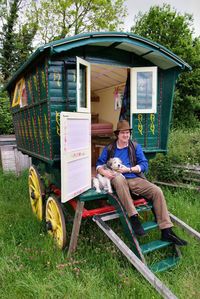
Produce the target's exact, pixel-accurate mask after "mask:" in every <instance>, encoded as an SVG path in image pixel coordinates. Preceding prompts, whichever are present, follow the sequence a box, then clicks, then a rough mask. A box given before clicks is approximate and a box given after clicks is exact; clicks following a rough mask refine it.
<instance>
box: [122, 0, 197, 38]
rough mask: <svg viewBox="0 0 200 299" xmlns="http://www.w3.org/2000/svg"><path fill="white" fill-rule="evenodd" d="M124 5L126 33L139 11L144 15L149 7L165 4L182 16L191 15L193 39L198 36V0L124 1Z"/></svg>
mask: <svg viewBox="0 0 200 299" xmlns="http://www.w3.org/2000/svg"><path fill="white" fill-rule="evenodd" d="M125 3H126V6H127V8H128V16H127V18H126V21H125V30H127V31H129V30H130V27H131V26H133V25H134V16H135V15H137V14H138V12H139V11H141V12H142V13H145V12H148V11H149V8H150V7H151V6H154V5H159V6H162V5H163V3H167V4H170V6H171V7H172V8H175V9H176V11H177V12H180V13H181V14H182V15H183V14H184V13H190V14H192V15H193V19H194V22H193V28H194V34H193V37H197V36H200V0H186V1H185V0H126V2H125Z"/></svg>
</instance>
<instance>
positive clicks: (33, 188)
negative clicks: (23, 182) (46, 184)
mask: <svg viewBox="0 0 200 299" xmlns="http://www.w3.org/2000/svg"><path fill="white" fill-rule="evenodd" d="M29 196H30V202H31V207H32V210H33V213H34V214H35V215H36V217H37V218H38V219H39V220H41V221H42V219H43V216H44V204H43V200H42V184H41V180H40V175H39V173H38V171H37V168H36V167H35V166H31V167H30V168H29Z"/></svg>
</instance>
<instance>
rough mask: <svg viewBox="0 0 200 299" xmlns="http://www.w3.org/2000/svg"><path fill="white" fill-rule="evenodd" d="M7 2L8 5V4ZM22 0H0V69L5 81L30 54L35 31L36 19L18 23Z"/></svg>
mask: <svg viewBox="0 0 200 299" xmlns="http://www.w3.org/2000/svg"><path fill="white" fill-rule="evenodd" d="M8 4H9V6H8ZM22 4H23V2H22V0H13V1H10V2H9V1H5V0H1V2H0V8H1V28H2V29H1V32H0V42H1V43H0V70H1V73H2V77H3V80H4V81H6V80H7V79H8V78H9V77H10V76H11V75H12V74H13V73H14V72H15V71H16V70H17V69H18V68H19V67H20V66H21V65H22V64H23V63H24V62H25V61H26V60H27V58H28V57H29V56H30V54H31V53H32V51H33V47H32V40H33V38H34V36H35V34H36V31H37V21H36V22H34V23H33V24H31V26H30V25H29V24H22V23H21V19H20V20H19V22H20V24H19V23H18V18H19V13H20V10H21V8H22Z"/></svg>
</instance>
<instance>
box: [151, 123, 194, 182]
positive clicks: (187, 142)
mask: <svg viewBox="0 0 200 299" xmlns="http://www.w3.org/2000/svg"><path fill="white" fill-rule="evenodd" d="M174 164H179V165H200V129H198V128H196V129H195V130H193V131H192V130H187V131H185V130H180V129H179V130H175V131H171V133H170V136H169V146H168V154H167V155H163V154H157V155H156V157H155V158H154V159H153V160H151V161H150V163H149V176H150V179H151V180H158V181H164V182H181V181H182V180H183V177H184V176H185V173H184V171H183V169H177V168H174V167H173V165H174Z"/></svg>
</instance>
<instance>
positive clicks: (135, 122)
mask: <svg viewBox="0 0 200 299" xmlns="http://www.w3.org/2000/svg"><path fill="white" fill-rule="evenodd" d="M189 69H190V66H189V65H188V64H187V63H185V62H184V61H183V60H182V59H180V58H179V57H177V56H176V55H175V54H173V53H172V52H170V51H169V50H167V49H166V48H164V47H163V46H161V45H159V44H157V43H154V42H153V41H150V40H148V39H145V38H142V37H140V36H137V35H134V34H130V33H123V32H119V33H118V32H103V33H102V32H96V33H88V34H80V35H76V36H73V37H70V38H66V39H63V40H59V41H55V42H52V43H49V44H46V45H44V46H42V47H39V48H38V49H37V50H36V51H35V52H34V53H33V55H32V56H31V57H30V58H29V59H28V60H27V62H26V63H25V64H24V65H22V67H21V68H20V69H19V70H18V71H17V72H16V73H15V74H14V76H13V77H12V78H11V79H10V80H9V81H8V83H7V84H6V85H5V87H4V89H6V90H7V91H8V92H9V96H10V105H11V112H12V116H13V123H14V127H15V134H16V139H17V147H18V149H19V150H21V151H22V152H23V153H26V154H28V155H29V156H31V157H32V161H33V166H31V168H30V174H29V190H30V201H31V205H32V208H33V212H34V213H35V214H36V216H37V217H38V218H39V219H42V218H43V217H46V223H47V229H48V231H49V233H50V234H52V235H53V236H54V237H55V239H56V240H57V243H58V246H59V247H60V248H64V247H65V245H66V238H65V234H66V229H65V217H64V215H63V211H62V207H61V206H63V205H64V204H66V203H67V204H68V203H70V204H71V205H72V206H73V207H74V209H75V210H76V214H75V222H74V227H73V232H72V237H71V242H70V251H71V250H72V249H73V248H74V247H75V246H76V241H77V235H78V231H79V226H80V222H81V218H82V217H87V216H91V215H94V214H99V213H103V212H104V213H105V212H112V211H113V210H114V211H116V210H118V205H117V204H116V203H117V199H116V196H114V197H113V196H111V195H108V194H106V193H104V192H102V193H101V194H97V193H96V192H95V191H94V189H93V188H91V173H92V170H91V169H92V166H94V165H95V162H96V160H97V157H98V155H99V153H100V151H101V148H102V147H103V146H104V145H105V144H107V143H109V142H110V140H111V139H112V138H113V135H112V132H113V129H115V128H116V125H117V122H118V120H119V119H127V120H128V121H129V123H130V126H131V127H132V128H133V130H132V139H136V140H137V141H138V142H139V143H140V144H141V146H142V148H143V150H144V152H145V154H146V156H147V158H153V157H154V156H155V154H156V153H160V152H162V153H167V143H168V135H169V128H170V119H171V111H172V104H173V94H174V88H175V83H176V80H177V79H178V76H179V74H180V73H181V72H183V71H185V70H189ZM41 178H42V179H41ZM55 194H56V195H57V196H58V199H56V198H55ZM60 199H61V202H62V205H61V204H60ZM95 199H109V200H110V202H111V203H112V205H108V206H106V207H103V208H102V207H101V208H100V207H99V208H97V209H95V211H93V212H89V211H88V210H86V209H84V203H85V202H87V201H91V200H95ZM138 205H139V206H140V205H142V206H143V207H142V210H145V209H148V208H151V205H149V206H148V208H147V205H146V202H145V201H139V202H138ZM45 206H46V212H44V209H45ZM140 210H141V207H140ZM114 213H116V212H114ZM120 213H121V212H120V211H118V214H119V215H121V216H120V217H122V218H123V217H124V218H123V219H127V220H126V221H125V220H123V221H122V222H124V226H125V228H126V229H129V233H128V235H129V237H130V238H131V240H132V241H131V242H132V243H131V244H132V246H133V248H135V252H136V253H137V255H138V256H139V258H140V259H141V260H142V261H143V262H144V263H146V262H145V259H144V252H145V250H146V251H148V250H147V247H145V248H144V249H142V247H141V248H140V246H139V244H138V242H136V241H137V239H136V237H135V236H134V233H133V231H132V230H131V228H130V227H129V226H130V225H129V224H128V217H126V212H123V213H121V214H120ZM44 214H45V216H44ZM55 215H57V217H55ZM112 217H113V216H112ZM154 227H156V223H155V222H154V223H151V227H150V226H148V225H146V229H150V228H154ZM158 243H159V244H158ZM158 243H157V244H151V245H152V247H151V249H152V248H153V246H154V245H155V246H157V248H160V247H163V246H167V245H170V244H164V242H162V241H160V242H158ZM165 243H168V242H165ZM134 246H135V247H134ZM139 248H140V249H139ZM152 250H153V249H152ZM174 252H176V258H175V262H176V261H177V259H178V257H179V256H180V252H179V250H178V249H177V247H176V248H175V249H174ZM170 263H171V264H172V263H173V262H172V260H170V261H169V263H168V265H169V264H170ZM159 267H160V266H159ZM160 268H162V267H160ZM164 268H167V267H164V266H163V269H164Z"/></svg>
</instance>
